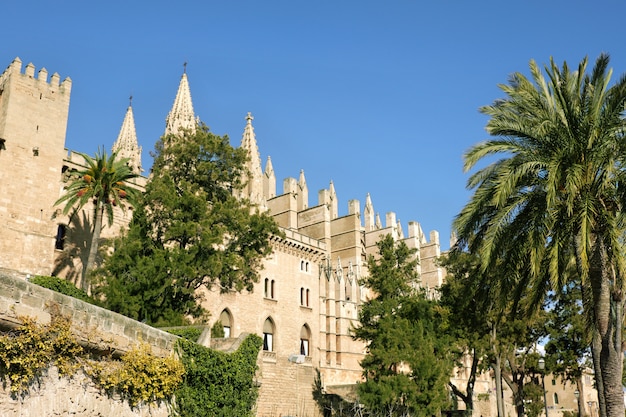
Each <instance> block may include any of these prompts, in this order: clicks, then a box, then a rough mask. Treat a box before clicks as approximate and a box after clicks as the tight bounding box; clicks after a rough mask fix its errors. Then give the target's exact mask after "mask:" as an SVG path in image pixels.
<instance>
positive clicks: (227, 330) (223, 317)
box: [220, 309, 233, 337]
mask: <svg viewBox="0 0 626 417" xmlns="http://www.w3.org/2000/svg"><path fill="white" fill-rule="evenodd" d="M220 322H221V323H222V327H223V328H224V337H230V335H231V328H232V323H233V319H232V316H231V315H230V313H229V312H228V310H226V309H224V311H222V314H220Z"/></svg>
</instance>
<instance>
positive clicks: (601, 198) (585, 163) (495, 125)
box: [454, 54, 626, 417]
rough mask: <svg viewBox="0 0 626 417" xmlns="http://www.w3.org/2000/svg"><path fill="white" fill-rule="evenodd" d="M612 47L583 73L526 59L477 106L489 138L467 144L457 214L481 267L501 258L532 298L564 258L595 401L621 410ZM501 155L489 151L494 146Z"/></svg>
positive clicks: (619, 166)
mask: <svg viewBox="0 0 626 417" xmlns="http://www.w3.org/2000/svg"><path fill="white" fill-rule="evenodd" d="M608 64H609V57H608V55H606V54H602V55H600V56H599V57H598V59H597V60H596V63H595V65H594V68H593V69H592V71H591V73H590V74H587V73H586V70H587V59H586V58H585V59H584V60H583V61H581V63H580V64H579V66H578V69H577V70H575V71H571V70H570V69H569V67H568V66H567V63H564V64H563V66H562V68H559V67H558V66H557V65H555V63H554V61H553V60H552V59H551V60H550V65H549V66H546V67H545V72H546V74H547V78H545V77H544V76H543V73H542V70H541V69H540V68H539V67H538V66H537V64H536V63H535V62H534V61H531V62H530V71H531V74H532V79H528V78H526V77H525V76H524V75H522V74H520V73H515V74H513V75H512V76H511V78H510V80H509V83H508V84H507V85H500V88H501V89H502V91H504V93H505V94H506V97H505V98H503V99H500V100H496V101H495V102H494V103H493V104H492V105H489V106H485V107H483V108H481V111H482V113H484V114H486V115H488V116H490V120H489V121H488V123H487V131H488V133H489V134H490V135H491V136H493V137H495V139H490V140H487V141H485V142H483V143H480V144H477V145H475V146H474V147H472V148H471V149H470V150H469V151H468V152H467V153H466V154H465V169H466V171H467V170H470V169H472V168H474V167H475V166H476V164H477V163H478V162H483V163H486V165H485V166H483V167H481V168H479V169H477V171H476V172H475V173H474V174H473V175H471V176H470V179H469V180H468V188H470V189H474V194H473V196H472V197H471V198H470V201H469V202H468V203H467V205H466V206H465V207H464V208H463V209H462V210H461V212H460V213H459V214H458V215H457V217H456V218H455V221H454V228H455V229H456V232H457V234H458V236H459V238H460V240H459V244H460V245H465V246H467V247H468V248H470V250H472V251H475V252H476V253H478V254H479V255H480V257H481V262H482V265H483V268H489V267H492V266H493V265H495V263H496V262H502V261H503V262H504V265H506V268H505V270H506V271H512V273H510V274H507V275H505V280H506V285H505V286H504V287H503V288H505V289H506V287H507V286H508V288H509V289H514V290H515V291H511V292H510V293H512V294H520V293H521V292H522V291H529V293H528V294H530V297H531V298H532V299H533V300H534V301H535V304H536V305H537V304H539V302H540V301H541V300H542V298H543V297H544V296H545V294H546V293H547V291H549V290H550V289H552V290H555V291H558V290H559V288H562V287H563V285H564V283H565V281H566V280H567V279H568V277H571V273H568V271H571V270H572V266H573V267H574V268H573V269H574V271H576V274H577V275H578V278H579V279H580V280H581V282H582V290H583V302H584V306H585V315H586V317H587V318H588V321H589V323H590V324H591V329H592V332H593V340H594V342H593V343H592V351H593V359H594V367H595V368H596V369H595V370H596V379H597V386H598V391H599V397H600V406H601V410H600V411H601V413H602V415H604V416H609V417H623V416H624V395H623V392H622V381H621V379H622V360H623V356H622V325H623V321H624V299H625V298H624V273H625V272H626V271H625V269H626V268H625V252H624V249H625V248H624V238H625V237H626V236H625V231H626V222H625V218H624V215H623V210H624V205H625V203H626V169H625V164H626V141H625V139H626V138H625V137H624V131H625V130H624V129H625V127H626V123H625V121H624V106H625V103H626V77H624V76H622V77H621V78H620V79H619V80H618V81H617V82H616V83H614V84H613V85H611V86H610V79H611V75H612V70H611V69H609V67H608ZM494 157H495V158H498V157H499V158H500V159H495V158H494Z"/></svg>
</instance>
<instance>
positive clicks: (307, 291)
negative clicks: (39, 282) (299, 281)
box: [306, 288, 309, 307]
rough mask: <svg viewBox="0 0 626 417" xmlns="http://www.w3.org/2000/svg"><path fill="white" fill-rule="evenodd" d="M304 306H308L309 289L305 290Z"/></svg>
mask: <svg viewBox="0 0 626 417" xmlns="http://www.w3.org/2000/svg"><path fill="white" fill-rule="evenodd" d="M306 306H307V307H308V306H309V289H308V288H307V290H306Z"/></svg>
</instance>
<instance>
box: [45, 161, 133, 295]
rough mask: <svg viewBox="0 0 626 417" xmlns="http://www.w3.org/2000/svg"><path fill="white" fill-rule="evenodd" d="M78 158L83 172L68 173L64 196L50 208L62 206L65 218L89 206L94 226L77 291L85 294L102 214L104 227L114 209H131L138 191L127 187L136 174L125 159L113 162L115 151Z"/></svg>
mask: <svg viewBox="0 0 626 417" xmlns="http://www.w3.org/2000/svg"><path fill="white" fill-rule="evenodd" d="M80 155H81V156H82V157H83V158H84V160H85V169H83V170H81V171H77V172H74V173H72V175H71V176H70V179H69V181H68V185H67V186H66V187H65V194H64V195H63V196H62V197H61V198H59V199H58V200H57V201H56V202H55V203H54V205H55V206H56V205H59V204H61V203H65V207H64V208H63V214H66V215H67V214H68V213H69V212H70V211H71V210H74V213H76V212H78V211H79V210H80V209H82V208H83V207H84V206H85V205H86V204H89V203H92V204H93V208H94V212H93V213H94V215H93V220H94V224H93V230H92V233H91V244H90V245H89V257H88V258H87V263H86V264H85V265H84V266H83V271H82V276H81V288H82V289H84V290H85V291H88V290H89V279H88V272H89V271H90V270H91V269H92V268H93V267H94V265H95V261H96V255H97V253H98V245H99V242H100V232H101V231H102V221H103V217H104V214H105V213H106V216H107V220H108V225H109V226H111V224H112V223H113V218H114V211H115V210H114V209H115V207H120V208H121V209H122V211H125V210H126V208H127V204H128V206H131V207H132V206H133V204H135V202H136V198H137V196H138V195H139V191H138V190H137V188H134V187H132V186H131V185H130V180H132V179H134V178H136V177H138V175H137V174H135V173H134V172H133V171H132V170H131V168H130V167H129V166H128V164H127V162H128V159H127V158H124V159H117V152H113V153H112V154H111V155H110V156H107V153H106V151H105V150H104V149H99V150H98V152H96V155H95V158H91V157H90V156H89V155H86V154H80Z"/></svg>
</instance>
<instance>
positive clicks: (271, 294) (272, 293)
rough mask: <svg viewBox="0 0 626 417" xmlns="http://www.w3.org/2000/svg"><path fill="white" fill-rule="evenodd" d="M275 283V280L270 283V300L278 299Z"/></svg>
mask: <svg viewBox="0 0 626 417" xmlns="http://www.w3.org/2000/svg"><path fill="white" fill-rule="evenodd" d="M274 283H275V281H274V280H272V282H271V283H270V298H272V299H273V298H276V297H275V294H274Z"/></svg>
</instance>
